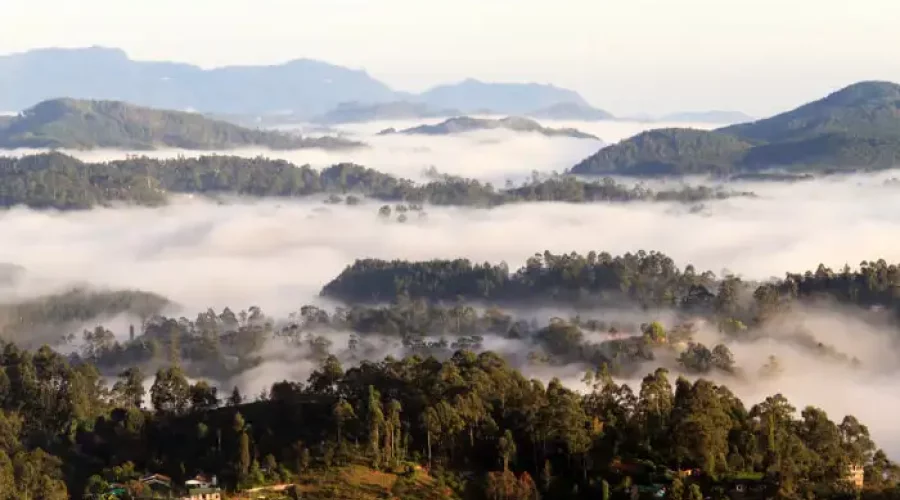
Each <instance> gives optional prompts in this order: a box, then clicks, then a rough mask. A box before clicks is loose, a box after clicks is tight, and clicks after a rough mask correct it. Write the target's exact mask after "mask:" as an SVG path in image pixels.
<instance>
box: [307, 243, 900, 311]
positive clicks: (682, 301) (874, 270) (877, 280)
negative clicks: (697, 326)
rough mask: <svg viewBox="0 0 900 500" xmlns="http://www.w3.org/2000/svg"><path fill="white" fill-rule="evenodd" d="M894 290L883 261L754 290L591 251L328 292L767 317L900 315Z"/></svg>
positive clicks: (411, 275)
mask: <svg viewBox="0 0 900 500" xmlns="http://www.w3.org/2000/svg"><path fill="white" fill-rule="evenodd" d="M897 286H900V268H898V266H897V265H895V264H888V263H886V262H885V261H884V260H883V259H879V260H877V261H872V262H867V261H864V262H862V263H861V264H860V266H859V268H857V269H851V268H850V267H849V266H845V267H844V268H843V269H840V270H838V271H835V270H832V269H830V268H828V267H826V266H824V265H821V264H820V265H819V266H818V268H817V269H816V270H815V271H807V272H804V273H788V274H787V275H786V276H785V278H784V279H782V280H777V281H771V282H766V283H760V284H755V283H747V282H744V281H742V280H741V279H740V278H738V277H735V276H723V277H716V276H715V274H714V273H712V272H711V271H702V272H701V271H698V270H696V269H695V268H694V266H693V265H687V266H685V268H684V269H683V270H682V269H679V268H678V267H677V266H676V264H675V262H674V261H673V260H672V259H671V258H670V257H668V256H666V255H665V254H662V253H659V252H654V251H650V252H646V251H643V250H641V251H638V252H635V253H626V254H624V255H621V256H612V255H610V254H609V253H607V252H599V253H598V252H594V251H591V252H589V253H587V254H586V255H581V254H577V253H575V252H572V253H568V254H553V253H550V252H546V251H545V252H544V253H539V254H535V255H534V256H532V257H531V258H529V259H528V261H527V262H526V263H525V265H524V266H522V267H521V268H519V269H518V270H514V271H513V270H510V269H509V267H508V265H507V264H505V263H500V264H490V263H483V264H479V263H473V262H471V261H469V260H467V259H457V260H432V261H424V262H408V261H401V260H394V261H385V260H378V259H363V260H357V261H356V262H354V263H353V264H351V265H350V266H348V267H347V268H346V269H345V270H344V271H343V272H342V273H341V274H340V275H339V276H337V277H336V278H335V279H334V280H333V281H331V282H330V283H328V284H327V285H326V286H325V287H324V288H323V290H322V294H323V295H325V296H327V297H333V298H337V299H341V300H345V301H348V302H353V303H378V302H385V301H387V302H392V301H396V300H399V299H401V298H406V299H418V298H423V299H428V300H435V301H455V300H458V299H465V300H480V301H485V302H489V303H523V302H528V301H531V302H535V303H537V302H540V303H553V301H557V302H560V303H562V302H565V303H567V304H575V305H576V306H578V305H581V306H603V305H611V306H615V305H620V304H625V303H630V304H637V305H638V306H640V307H643V308H660V307H667V308H682V309H685V310H690V311H704V310H709V309H714V308H723V307H724V308H733V307H737V306H738V305H740V303H741V300H740V299H741V297H742V296H747V297H752V298H753V302H755V305H754V308H753V311H756V312H757V313H758V314H764V313H767V312H768V311H769V310H770V309H771V310H777V309H778V308H779V307H782V306H783V305H784V303H785V302H786V301H790V300H793V299H797V298H823V297H828V298H832V299H835V300H839V301H842V302H850V303H854V304H858V305H862V306H866V307H871V306H883V307H888V308H891V309H897V310H898V311H900V300H898V298H897V295H896V293H895V290H896V287H897ZM753 311H750V310H748V311H747V313H748V314H749V313H751V312H753Z"/></svg>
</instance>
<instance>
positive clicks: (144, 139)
mask: <svg viewBox="0 0 900 500" xmlns="http://www.w3.org/2000/svg"><path fill="white" fill-rule="evenodd" d="M361 145H362V144H360V143H356V142H352V141H347V140H344V139H336V138H330V137H324V138H302V137H298V136H292V135H289V134H285V133H281V132H273V131H263V130H253V129H249V128H244V127H240V126H238V125H234V124H231V123H227V122H223V121H217V120H211V119H209V118H206V117H204V116H202V115H199V114H196V113H187V112H182V111H168V110H159V109H152V108H144V107H140V106H134V105H131V104H127V103H124V102H120V101H90V100H78V99H53V100H49V101H44V102H41V103H39V104H37V105H35V106H33V107H31V108H29V109H27V110H26V111H24V112H23V113H22V114H20V115H18V116H16V117H13V118H12V119H9V120H6V121H0V148H2V149H17V148H62V149H96V148H110V149H140V150H147V149H155V148H159V147H169V148H182V149H195V150H215V149H232V148H239V147H267V148H271V149H300V148H314V147H318V148H329V149H331V148H346V147H354V146H361Z"/></svg>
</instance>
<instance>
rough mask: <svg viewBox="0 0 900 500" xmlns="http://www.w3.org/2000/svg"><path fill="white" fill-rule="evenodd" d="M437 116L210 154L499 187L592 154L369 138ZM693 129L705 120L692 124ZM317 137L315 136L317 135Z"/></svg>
mask: <svg viewBox="0 0 900 500" xmlns="http://www.w3.org/2000/svg"><path fill="white" fill-rule="evenodd" d="M439 121H441V120H439V119H438V120H435V119H432V120H422V121H392V122H373V123H365V124H357V125H346V126H341V127H339V128H337V130H339V131H341V132H343V133H344V134H345V135H346V136H347V137H348V138H351V139H358V140H361V141H363V142H365V143H367V144H368V145H369V146H370V147H367V148H362V149H349V150H340V151H328V150H323V149H304V150H296V151H271V150H266V149H259V148H251V149H237V150H233V151H228V152H218V154H234V155H238V156H244V157H255V156H259V155H263V156H267V157H270V158H281V159H285V160H288V161H290V162H292V163H295V164H297V165H303V164H309V165H311V166H313V167H316V168H324V167H328V166H331V165H333V164H336V163H341V162H351V163H357V164H360V165H364V166H366V167H370V168H374V169H377V170H380V171H382V172H386V173H390V174H393V175H397V176H401V177H406V178H410V179H413V180H417V181H421V180H424V179H425V178H424V175H423V174H424V172H425V170H426V169H428V168H430V167H435V168H436V169H437V170H438V171H440V172H441V173H445V174H451V175H460V176H464V177H469V178H474V179H479V180H482V181H485V182H492V183H494V184H495V185H496V186H498V187H500V186H503V185H504V184H505V182H506V181H507V180H512V181H514V182H520V181H521V180H523V179H526V178H527V177H529V176H530V175H531V172H532V171H538V172H541V173H551V172H563V171H565V170H566V169H568V168H570V167H572V166H573V165H575V164H576V163H578V162H579V161H581V160H582V159H584V158H586V157H588V156H590V155H592V154H593V153H595V152H596V151H597V150H598V149H599V148H600V147H601V146H602V144H601V143H598V142H597V141H594V140H586V139H573V138H567V137H553V138H551V137H545V136H543V135H540V134H533V133H515V132H511V131H504V130H491V131H480V132H473V133H467V134H461V135H453V136H408V135H389V136H377V135H375V134H377V132H378V131H380V130H382V129H384V128H388V127H395V128H397V129H398V130H399V129H401V128H406V127H412V126H416V125H419V124H423V123H437V122H439ZM543 124H544V125H545V126H548V127H555V128H558V127H563V126H571V127H574V128H578V129H580V130H582V131H584V132H588V133H591V134H594V135H597V136H598V137H600V138H601V139H603V141H604V142H605V143H612V142H616V141H619V140H621V139H623V138H626V137H630V136H632V135H634V134H636V133H638V132H641V131H643V130H646V129H648V128H656V127H659V126H664V125H665V126H674V125H688V124H648V123H640V122H613V121H610V122H554V121H547V120H545V121H543ZM693 126H695V127H697V128H704V127H709V125H704V124H698V125H693ZM317 135H318V134H317ZM35 152H38V151H35V150H16V151H12V152H5V153H4V154H16V155H22V154H27V153H35ZM62 152H64V153H67V154H70V155H72V156H75V157H77V158H80V159H82V160H85V161H106V160H114V159H123V158H126V157H127V156H129V155H146V156H150V157H155V158H175V157H178V156H185V157H195V156H199V155H202V154H210V153H208V152H198V151H187V150H178V149H160V150H155V151H111V150H88V151H65V150H64V151H62Z"/></svg>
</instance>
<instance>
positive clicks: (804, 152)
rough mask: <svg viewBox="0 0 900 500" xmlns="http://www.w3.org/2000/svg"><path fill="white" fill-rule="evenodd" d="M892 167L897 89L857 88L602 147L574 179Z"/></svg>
mask: <svg viewBox="0 0 900 500" xmlns="http://www.w3.org/2000/svg"><path fill="white" fill-rule="evenodd" d="M898 164H900V85H897V84H895V83H890V82H877V81H868V82H860V83H856V84H853V85H850V86H848V87H845V88H843V89H841V90H838V91H836V92H834V93H832V94H830V95H828V96H826V97H824V98H822V99H819V100H817V101H814V102H811V103H808V104H805V105H803V106H800V107H799V108H796V109H794V110H791V111H788V112H786V113H781V114H779V115H776V116H773V117H771V118H766V119H763V120H758V121H754V122H748V123H742V124H737V125H731V126H728V127H724V128H720V129H716V130H712V131H703V130H694V129H660V130H651V131H648V132H644V133H642V134H639V135H637V136H635V137H632V138H630V139H626V140H624V141H622V142H620V143H618V144H613V145H611V146H608V147H605V148H603V149H601V150H600V151H598V152H597V153H596V154H594V155H592V156H590V157H588V158H586V159H585V160H583V161H582V162H580V163H579V164H578V165H575V166H574V167H573V168H572V169H571V172H572V173H575V174H595V175H608V174H621V175H656V174H659V175H681V174H697V173H699V174H734V173H747V172H758V171H762V170H769V169H790V170H795V171H817V170H835V169H836V170H851V169H854V170H855V169H865V168H889V167H894V166H897V165H898Z"/></svg>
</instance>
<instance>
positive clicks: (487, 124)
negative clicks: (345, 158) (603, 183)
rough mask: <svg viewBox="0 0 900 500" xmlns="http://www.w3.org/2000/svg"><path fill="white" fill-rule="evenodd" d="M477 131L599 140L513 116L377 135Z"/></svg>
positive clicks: (448, 122) (460, 120)
mask: <svg viewBox="0 0 900 500" xmlns="http://www.w3.org/2000/svg"><path fill="white" fill-rule="evenodd" d="M477 130H510V131H513V132H528V133H537V134H541V135H544V136H547V137H571V138H574V139H592V140H595V141H599V140H600V139H599V138H598V137H597V136H594V135H591V134H587V133H584V132H581V131H580V130H576V129H574V128H547V127H544V126H542V125H541V124H540V123H538V122H536V121H534V120H530V119H528V118H521V117H514V116H510V117H507V118H500V119H488V118H471V117H468V116H461V117H457V118H450V119H448V120H445V121H443V122H441V123H438V124H436V125H420V126H418V127H412V128H408V129H405V130H400V131H397V130H395V129H393V128H389V129H385V130H382V131H381V132H379V133H378V135H391V134H406V135H453V134H462V133H466V132H473V131H477Z"/></svg>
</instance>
